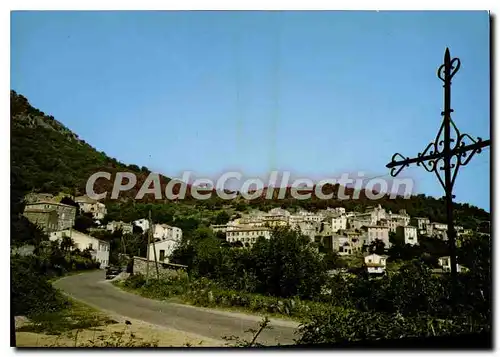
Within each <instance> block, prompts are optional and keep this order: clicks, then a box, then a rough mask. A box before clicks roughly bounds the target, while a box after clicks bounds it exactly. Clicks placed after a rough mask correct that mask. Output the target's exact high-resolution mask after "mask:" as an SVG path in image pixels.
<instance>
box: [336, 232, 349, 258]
mask: <svg viewBox="0 0 500 357" xmlns="http://www.w3.org/2000/svg"><path fill="white" fill-rule="evenodd" d="M333 250H334V251H336V252H337V253H338V255H351V254H352V253H353V248H352V246H351V241H350V239H349V237H347V236H340V235H336V236H333Z"/></svg>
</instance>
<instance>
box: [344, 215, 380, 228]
mask: <svg viewBox="0 0 500 357" xmlns="http://www.w3.org/2000/svg"><path fill="white" fill-rule="evenodd" d="M347 223H348V225H349V228H352V229H361V228H363V227H366V226H370V225H372V224H374V222H373V220H372V215H371V214H370V213H363V214H357V215H355V216H350V217H347Z"/></svg>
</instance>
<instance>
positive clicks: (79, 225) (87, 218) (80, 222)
mask: <svg viewBox="0 0 500 357" xmlns="http://www.w3.org/2000/svg"><path fill="white" fill-rule="evenodd" d="M96 226H97V224H96V223H95V221H94V218H93V217H92V214H91V213H83V214H78V215H77V216H76V217H75V225H74V227H75V229H76V230H77V231H80V232H83V233H88V231H89V228H93V227H96Z"/></svg>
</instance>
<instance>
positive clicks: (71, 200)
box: [61, 196, 80, 209]
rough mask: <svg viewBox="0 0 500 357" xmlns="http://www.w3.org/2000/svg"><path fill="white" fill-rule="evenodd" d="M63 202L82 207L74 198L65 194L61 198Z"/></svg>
mask: <svg viewBox="0 0 500 357" xmlns="http://www.w3.org/2000/svg"><path fill="white" fill-rule="evenodd" d="M61 203H63V204H65V205H69V206H73V207H76V208H78V209H80V206H79V205H78V203H76V202H75V201H73V199H72V198H71V197H69V196H64V197H63V198H61Z"/></svg>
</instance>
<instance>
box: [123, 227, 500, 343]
mask: <svg viewBox="0 0 500 357" xmlns="http://www.w3.org/2000/svg"><path fill="white" fill-rule="evenodd" d="M429 242H430V243H429ZM429 242H427V243H426V244H431V243H432V240H429ZM489 247H490V242H489V240H488V239H487V238H484V237H480V236H476V237H471V239H470V240H468V241H467V244H464V246H463V247H462V248H460V250H459V261H460V263H461V264H463V265H465V266H467V267H470V268H471V272H470V273H468V274H460V275H459V278H460V279H459V282H458V284H459V285H458V289H457V294H456V295H455V296H453V295H452V291H453V290H452V285H451V281H450V277H449V275H447V274H444V275H443V274H441V275H435V274H433V273H432V265H430V264H429V263H428V262H427V261H426V260H425V259H422V256H420V255H418V254H416V255H415V256H413V255H412V256H410V259H408V260H405V259H404V258H405V257H403V258H398V259H399V260H400V267H399V269H398V270H397V271H394V272H390V273H389V274H387V275H386V276H384V277H381V278H372V277H370V276H369V275H368V274H367V273H365V272H364V271H362V272H361V273H359V274H358V275H335V276H331V277H328V276H327V275H326V271H327V269H328V268H327V266H328V263H327V262H328V261H331V260H334V261H336V260H338V259H339V257H335V256H334V255H322V254H320V253H318V252H316V251H315V250H314V249H313V246H312V245H311V243H310V242H309V240H308V239H303V237H302V236H301V235H300V234H298V233H297V232H294V231H289V230H286V229H279V230H275V231H274V232H273V235H272V238H271V239H270V240H263V239H261V240H259V241H258V242H257V243H256V244H255V245H254V246H253V247H251V248H247V247H242V248H236V247H230V246H224V245H223V244H221V243H220V242H218V241H217V238H215V237H214V236H213V234H211V233H210V230H207V229H203V228H201V229H198V230H196V231H195V232H194V234H193V235H192V236H191V237H190V238H186V241H184V242H183V244H182V245H181V247H180V248H179V249H178V250H177V251H176V252H175V254H174V256H175V259H176V260H177V261H178V262H181V263H184V264H185V263H186V262H188V263H189V266H190V270H189V274H181V275H178V276H175V277H169V278H164V279H160V280H155V279H150V281H149V282H148V283H147V284H146V282H145V280H144V277H142V276H141V275H135V276H132V277H130V278H129V279H128V280H126V281H125V282H124V283H123V284H124V287H125V288H126V289H129V290H133V291H136V292H138V293H139V294H141V295H143V296H146V297H150V298H156V299H175V300H177V301H178V300H180V301H183V302H186V303H190V304H194V305H199V306H206V307H223V308H232V309H234V308H236V309H243V310H245V311H249V312H253V313H258V314H262V315H277V316H284V317H289V318H293V319H295V320H299V321H302V323H303V326H302V327H301V333H302V337H301V338H300V339H299V340H298V343H312V342H315V343H319V342H329V343H336V342H341V341H356V340H358V339H367V338H368V339H379V338H396V337H413V336H419V337H424V336H440V335H447V334H456V333H465V332H481V331H490V329H491V289H490V283H491V281H490V280H491V275H490V268H489V267H490V265H489V261H490V255H491V251H490V250H489ZM438 248H439V247H438ZM417 252H418V250H417ZM431 252H433V251H432V250H431ZM436 252H438V253H439V249H436ZM297 261H300V262H301V263H302V262H306V261H307V262H311V264H292V263H291V262H297ZM336 264H338V263H336ZM473 267H475V268H473Z"/></svg>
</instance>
